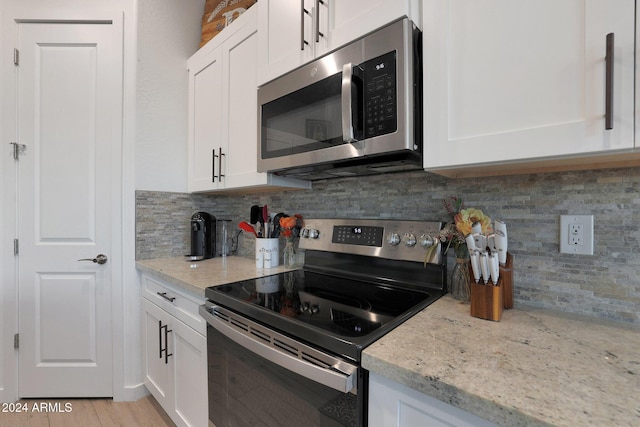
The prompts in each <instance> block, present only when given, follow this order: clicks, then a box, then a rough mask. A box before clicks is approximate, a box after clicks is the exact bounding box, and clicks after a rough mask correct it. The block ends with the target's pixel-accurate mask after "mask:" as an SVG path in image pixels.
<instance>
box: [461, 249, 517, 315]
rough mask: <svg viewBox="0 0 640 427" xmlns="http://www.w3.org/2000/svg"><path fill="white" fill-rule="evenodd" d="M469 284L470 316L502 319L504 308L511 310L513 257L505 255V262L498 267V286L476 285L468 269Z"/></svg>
mask: <svg viewBox="0 0 640 427" xmlns="http://www.w3.org/2000/svg"><path fill="white" fill-rule="evenodd" d="M469 282H470V283H471V315H472V316H473V317H478V318H480V319H487V320H494V321H496V322H499V321H500V319H502V311H503V310H504V309H505V308H513V257H512V256H511V254H510V253H507V262H506V263H505V265H504V266H500V278H499V279H498V284H497V285H493V284H488V285H484V284H478V283H476V282H475V280H474V278H473V270H472V269H471V268H469Z"/></svg>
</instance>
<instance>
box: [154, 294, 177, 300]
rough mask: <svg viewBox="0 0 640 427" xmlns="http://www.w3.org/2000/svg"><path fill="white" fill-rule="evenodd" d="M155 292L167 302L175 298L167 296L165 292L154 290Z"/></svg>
mask: <svg viewBox="0 0 640 427" xmlns="http://www.w3.org/2000/svg"><path fill="white" fill-rule="evenodd" d="M156 293H157V294H158V295H160V296H161V297H162V298H164V299H166V300H167V301H169V302H174V301H175V300H176V298H175V297H168V296H167V293H166V292H156Z"/></svg>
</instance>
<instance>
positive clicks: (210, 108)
mask: <svg viewBox="0 0 640 427" xmlns="http://www.w3.org/2000/svg"><path fill="white" fill-rule="evenodd" d="M221 52H222V49H220V48H217V49H214V50H211V51H209V52H208V53H207V54H206V55H199V56H194V57H193V58H194V59H193V60H191V61H189V64H188V67H189V108H188V110H189V115H188V117H189V124H188V129H189V131H188V132H189V133H188V151H189V156H188V158H189V165H188V170H189V179H188V183H189V191H190V192H193V191H207V190H214V189H217V188H218V187H219V186H220V183H221V180H220V178H219V174H220V171H219V169H220V162H219V158H218V157H216V156H218V155H219V148H220V145H221V136H220V131H221V119H222V103H221V102H220V99H221V95H222V64H221Z"/></svg>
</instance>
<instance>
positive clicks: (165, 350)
mask: <svg viewBox="0 0 640 427" xmlns="http://www.w3.org/2000/svg"><path fill="white" fill-rule="evenodd" d="M158 326H159V327H158V339H159V342H160V344H159V347H160V355H159V358H160V359H162V353H164V363H165V365H167V364H169V356H173V353H169V332H173V330H172V329H169V325H163V324H162V320H159V321H158ZM163 329H164V348H162V330H163Z"/></svg>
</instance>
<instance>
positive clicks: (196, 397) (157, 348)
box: [142, 274, 209, 427]
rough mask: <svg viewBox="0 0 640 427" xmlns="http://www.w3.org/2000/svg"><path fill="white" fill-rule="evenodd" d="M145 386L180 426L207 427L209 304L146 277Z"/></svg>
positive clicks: (144, 290)
mask: <svg viewBox="0 0 640 427" xmlns="http://www.w3.org/2000/svg"><path fill="white" fill-rule="evenodd" d="M142 286H143V296H144V298H143V299H142V310H143V318H142V319H143V330H142V332H143V364H144V371H143V372H144V384H145V386H146V387H147V389H148V390H149V391H150V392H151V394H152V395H153V397H154V398H155V399H156V400H157V401H158V403H159V404H160V406H162V408H163V409H164V410H165V411H166V412H167V414H168V415H169V417H171V419H172V420H173V422H175V423H176V425H178V426H203V427H205V426H207V425H208V418H209V417H208V400H207V395H208V393H207V339H206V323H205V322H204V319H202V317H200V315H199V314H198V306H199V305H200V304H203V303H204V298H202V299H200V298H196V297H194V296H190V295H188V294H186V293H184V292H182V291H180V290H178V289H177V288H175V287H174V286H172V285H169V284H166V283H163V282H160V281H158V280H155V279H153V278H151V277H149V276H147V275H144V274H143V275H142Z"/></svg>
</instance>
